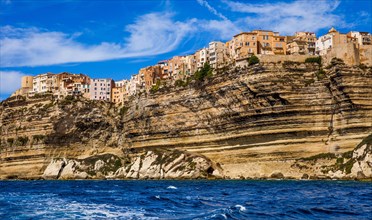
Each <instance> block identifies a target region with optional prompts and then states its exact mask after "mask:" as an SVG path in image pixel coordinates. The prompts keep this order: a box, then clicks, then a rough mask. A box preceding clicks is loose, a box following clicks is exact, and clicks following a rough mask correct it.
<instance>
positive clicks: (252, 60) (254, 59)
mask: <svg viewBox="0 0 372 220" xmlns="http://www.w3.org/2000/svg"><path fill="white" fill-rule="evenodd" d="M259 62H260V59H258V57H256V56H255V55H252V56H251V57H249V58H248V64H249V66H251V65H254V64H256V63H259Z"/></svg>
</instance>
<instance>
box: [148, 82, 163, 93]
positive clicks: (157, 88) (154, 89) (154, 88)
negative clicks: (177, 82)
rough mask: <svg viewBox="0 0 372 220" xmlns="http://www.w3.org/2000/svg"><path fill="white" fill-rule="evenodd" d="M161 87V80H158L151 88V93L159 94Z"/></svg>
mask: <svg viewBox="0 0 372 220" xmlns="http://www.w3.org/2000/svg"><path fill="white" fill-rule="evenodd" d="M160 85H161V82H160V80H157V81H156V84H155V85H154V86H152V87H151V89H150V92H151V93H155V92H157V91H158V90H159V88H160Z"/></svg>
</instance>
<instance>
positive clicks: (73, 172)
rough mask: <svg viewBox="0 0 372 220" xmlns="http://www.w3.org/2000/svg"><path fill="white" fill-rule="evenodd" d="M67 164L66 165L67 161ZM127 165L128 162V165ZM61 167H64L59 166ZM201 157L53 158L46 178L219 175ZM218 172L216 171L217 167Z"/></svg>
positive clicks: (176, 153)
mask: <svg viewBox="0 0 372 220" xmlns="http://www.w3.org/2000/svg"><path fill="white" fill-rule="evenodd" d="M66 161H67V162H66ZM128 162H129V163H128ZM62 165H63V166H62ZM214 167H215V166H214V165H213V164H212V162H211V161H210V160H208V159H207V158H205V157H202V156H196V155H192V154H189V153H186V152H181V151H148V152H145V153H142V154H140V155H137V156H135V155H133V156H132V158H131V160H130V161H127V162H126V163H124V165H123V163H122V159H121V158H119V157H117V156H115V155H111V154H106V155H96V156H93V157H88V158H85V159H81V160H78V159H54V160H52V161H51V162H50V164H49V165H48V167H47V168H46V170H45V172H44V175H43V177H44V178H45V179H87V178H91V179H94V178H106V179H196V178H207V177H212V176H213V177H218V178H221V177H222V176H221V175H220V174H219V172H214V170H215V168H214ZM217 169H218V168H217Z"/></svg>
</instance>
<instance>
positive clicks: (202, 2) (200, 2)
mask: <svg viewBox="0 0 372 220" xmlns="http://www.w3.org/2000/svg"><path fill="white" fill-rule="evenodd" d="M196 1H197V2H198V3H199V4H200V5H201V6H205V7H206V8H207V9H208V10H209V11H210V12H212V13H213V14H214V15H216V16H218V17H219V18H222V19H223V20H228V19H227V18H226V16H224V15H223V14H222V13H220V12H218V11H217V10H216V9H215V8H213V7H212V6H211V5H210V4H209V3H208V2H207V1H206V0H196Z"/></svg>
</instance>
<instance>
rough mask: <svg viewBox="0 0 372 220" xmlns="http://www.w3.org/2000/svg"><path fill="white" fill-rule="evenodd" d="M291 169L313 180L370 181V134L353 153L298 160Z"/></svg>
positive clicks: (329, 154) (371, 147)
mask: <svg viewBox="0 0 372 220" xmlns="http://www.w3.org/2000/svg"><path fill="white" fill-rule="evenodd" d="M293 168H296V169H299V170H302V172H310V173H312V177H313V179H317V178H323V179H324V178H329V179H371V178H372V134H371V135H369V136H368V137H366V138H365V139H363V141H362V142H361V143H360V144H358V145H357V146H356V147H355V149H354V150H353V151H350V152H346V153H343V154H333V153H328V154H319V155H315V156H312V157H309V158H304V159H300V160H298V161H296V162H295V163H294V164H293ZM304 175H305V174H304ZM306 176H308V175H307V174H306Z"/></svg>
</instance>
